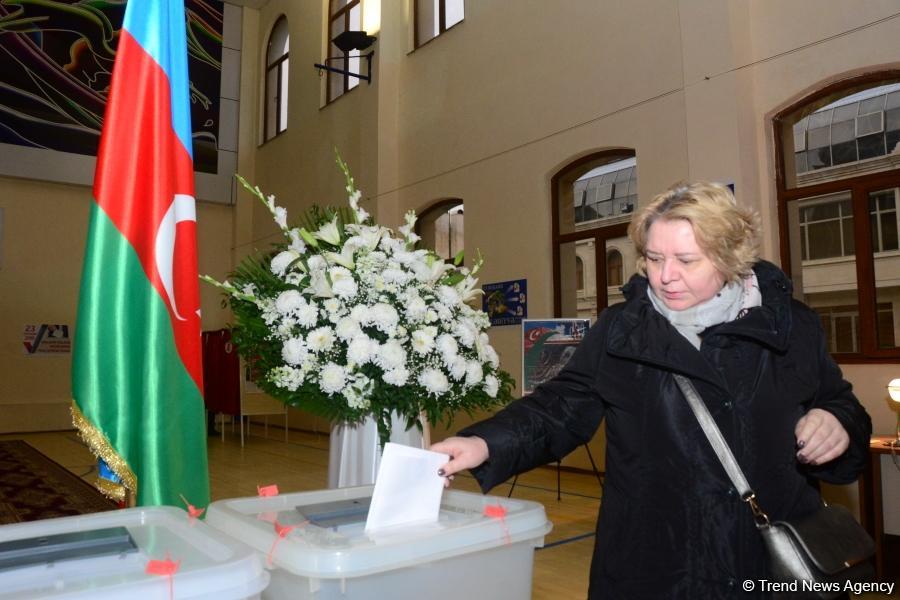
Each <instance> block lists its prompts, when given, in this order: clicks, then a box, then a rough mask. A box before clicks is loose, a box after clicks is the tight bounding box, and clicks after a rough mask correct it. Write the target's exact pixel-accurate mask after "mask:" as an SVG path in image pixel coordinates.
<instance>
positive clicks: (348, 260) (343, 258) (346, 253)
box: [324, 244, 356, 269]
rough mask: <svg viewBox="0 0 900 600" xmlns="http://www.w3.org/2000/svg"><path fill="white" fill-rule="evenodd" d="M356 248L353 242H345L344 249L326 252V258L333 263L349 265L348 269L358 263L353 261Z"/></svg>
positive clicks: (343, 265)
mask: <svg viewBox="0 0 900 600" xmlns="http://www.w3.org/2000/svg"><path fill="white" fill-rule="evenodd" d="M355 250H356V248H355V247H354V246H353V245H352V244H344V247H343V249H342V250H341V251H340V253H338V252H325V253H324V254H325V258H327V259H328V262H329V263H331V264H332V265H341V266H342V267H347V268H348V269H352V268H353V267H354V266H355V265H356V263H355V262H354V261H353V253H354V252H355Z"/></svg>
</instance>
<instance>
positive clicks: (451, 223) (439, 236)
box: [416, 198, 464, 260]
mask: <svg viewBox="0 0 900 600" xmlns="http://www.w3.org/2000/svg"><path fill="white" fill-rule="evenodd" d="M416 233H418V234H419V236H421V238H422V246H423V247H424V248H430V249H433V250H434V251H435V252H436V253H437V254H438V255H439V256H440V257H442V258H443V259H445V260H451V259H452V258H454V257H455V256H456V255H457V254H459V253H460V252H462V251H463V248H464V246H463V239H464V235H463V233H464V232H463V201H462V200H460V199H459V198H450V199H447V200H441V201H440V202H438V203H437V204H435V205H434V206H432V207H431V208H429V209H428V210H426V211H425V212H424V213H422V214H421V215H420V216H419V219H418V220H417V221H416Z"/></svg>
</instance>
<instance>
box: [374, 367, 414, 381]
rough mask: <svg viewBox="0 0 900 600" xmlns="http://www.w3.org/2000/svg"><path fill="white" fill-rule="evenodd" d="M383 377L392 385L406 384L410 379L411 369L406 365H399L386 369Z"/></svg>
mask: <svg viewBox="0 0 900 600" xmlns="http://www.w3.org/2000/svg"><path fill="white" fill-rule="evenodd" d="M381 378H382V379H383V380H384V382H385V383H388V384H390V385H396V386H404V385H406V382H407V381H409V371H408V370H407V369H406V368H405V367H398V368H396V369H391V370H390V371H385V372H384V375H382V376H381Z"/></svg>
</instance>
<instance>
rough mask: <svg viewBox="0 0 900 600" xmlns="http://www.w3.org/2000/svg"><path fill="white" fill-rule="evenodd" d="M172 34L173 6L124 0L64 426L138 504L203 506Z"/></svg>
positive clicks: (193, 292)
mask: <svg viewBox="0 0 900 600" xmlns="http://www.w3.org/2000/svg"><path fill="white" fill-rule="evenodd" d="M185 38H186V35H185V12H184V1H183V0H128V4H127V6H126V9H125V22H124V24H123V26H122V29H121V31H120V37H119V46H118V50H117V52H116V61H115V66H114V68H113V74H112V83H111V87H110V91H109V99H108V102H107V106H106V118H105V121H104V124H103V133H102V135H101V138H100V150H99V152H98V155H97V171H96V173H95V175H94V200H95V202H93V203H92V204H91V214H90V225H89V229H88V239H87V247H86V249H85V257H84V270H83V273H82V279H81V298H80V302H79V306H78V321H77V327H76V329H75V353H74V354H75V355H74V358H73V366H72V395H73V398H74V405H73V407H72V415H73V420H74V423H75V426H76V427H77V428H78V430H79V432H80V433H81V435H82V437H83V438H84V439H85V440H86V441H87V442H88V443H89V445H90V446H91V449H92V450H93V451H94V453H96V454H97V455H98V456H99V457H100V458H101V459H103V461H104V462H106V464H107V465H108V466H109V468H110V469H111V470H112V471H113V472H114V473H115V474H116V475H117V476H118V479H120V480H121V483H122V485H124V487H125V488H127V489H128V490H129V491H130V492H131V493H132V494H133V496H134V497H135V498H136V501H137V504H138V505H142V506H146V505H159V504H172V505H180V504H182V500H181V496H183V497H184V498H185V499H186V500H187V501H188V502H190V503H191V504H194V505H196V506H205V505H206V504H208V502H209V475H208V471H207V463H206V431H205V419H204V412H203V392H202V385H203V384H202V382H203V376H202V372H201V365H202V361H201V349H200V310H199V309H200V291H199V285H198V278H197V235H196V227H197V221H196V212H195V207H194V170H193V159H192V157H191V126H190V112H189V104H188V103H189V96H188V72H187V44H186V41H185ZM101 489H104V486H101ZM104 491H106V492H107V493H111V492H113V493H111V494H110V495H113V496H117V495H118V496H120V497H119V499H122V496H124V493H125V491H124V490H122V489H121V488H119V489H118V490H116V489H115V488H113V489H110V488H106V489H104ZM115 492H118V493H115Z"/></svg>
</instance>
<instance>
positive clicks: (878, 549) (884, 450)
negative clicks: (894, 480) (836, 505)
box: [859, 435, 900, 580]
mask: <svg viewBox="0 0 900 600" xmlns="http://www.w3.org/2000/svg"><path fill="white" fill-rule="evenodd" d="M894 439H896V438H895V437H894V436H891V435H873V436H872V439H871V440H870V441H869V460H868V461H867V462H866V468H865V470H864V471H863V473H862V475H860V477H859V517H860V523H861V524H862V526H863V527H864V528H865V529H866V531H868V532H869V535H871V536H872V539H873V540H875V574H876V576H877V577H878V579H879V580H880V579H882V578H883V577H884V512H883V499H882V495H881V456H882V455H883V454H890V453H891V450H892V449H891V447H890V446H886V445H885V442H887V441H891V440H894ZM893 451H894V452H896V453H897V454H898V455H900V448H894V449H893Z"/></svg>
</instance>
